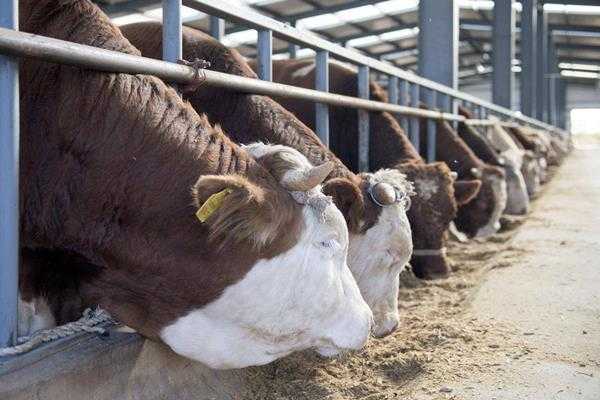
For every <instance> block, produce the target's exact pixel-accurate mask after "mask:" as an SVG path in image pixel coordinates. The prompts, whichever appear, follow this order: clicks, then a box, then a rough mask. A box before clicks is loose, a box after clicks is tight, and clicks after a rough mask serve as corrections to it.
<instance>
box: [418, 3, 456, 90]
mask: <svg viewBox="0 0 600 400" xmlns="http://www.w3.org/2000/svg"><path fill="white" fill-rule="evenodd" d="M458 17H459V11H458V1H456V0H444V1H439V0H421V1H420V2H419V75H421V76H422V77H424V78H427V79H430V80H432V81H436V82H439V83H441V84H444V85H446V86H450V87H451V88H453V89H457V88H458ZM441 60H443V62H440V61H441Z"/></svg>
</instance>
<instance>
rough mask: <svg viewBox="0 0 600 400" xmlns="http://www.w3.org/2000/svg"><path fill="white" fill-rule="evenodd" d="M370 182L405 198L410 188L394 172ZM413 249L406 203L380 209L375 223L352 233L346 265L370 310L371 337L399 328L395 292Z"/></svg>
mask: <svg viewBox="0 0 600 400" xmlns="http://www.w3.org/2000/svg"><path fill="white" fill-rule="evenodd" d="M367 175H370V176H371V177H372V182H387V183H389V184H391V185H392V186H395V187H397V188H399V189H400V191H401V192H403V193H404V195H406V196H408V195H409V194H410V193H412V186H411V185H410V183H408V182H407V181H406V179H405V177H404V175H403V174H401V173H400V172H398V171H397V170H381V171H378V172H376V173H374V174H367ZM412 250H413V244H412V232H411V229H410V224H409V222H408V218H407V216H406V205H405V203H402V202H400V203H396V204H391V205H386V206H383V207H382V209H381V214H380V215H379V218H378V220H377V222H376V223H375V224H374V225H373V226H372V227H370V228H369V229H368V230H367V231H366V232H363V233H361V234H351V236H350V249H349V251H348V263H349V266H350V269H351V270H352V274H353V275H354V278H355V279H356V282H357V283H358V287H359V288H360V292H361V293H362V295H363V297H364V299H365V301H366V302H367V304H368V305H369V307H371V310H372V311H373V318H374V322H375V326H374V327H373V335H374V336H376V337H382V336H385V335H387V334H389V333H391V332H393V331H394V330H395V329H396V327H397V326H398V321H399V316H398V290H399V276H400V272H401V270H402V268H404V267H405V266H406V264H408V261H409V260H410V258H411V255H412Z"/></svg>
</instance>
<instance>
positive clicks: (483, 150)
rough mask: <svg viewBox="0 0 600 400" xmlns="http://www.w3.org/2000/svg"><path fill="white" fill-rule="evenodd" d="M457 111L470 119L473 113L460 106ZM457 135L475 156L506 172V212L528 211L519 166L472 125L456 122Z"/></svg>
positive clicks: (518, 213) (527, 202)
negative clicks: (495, 147)
mask: <svg viewBox="0 0 600 400" xmlns="http://www.w3.org/2000/svg"><path fill="white" fill-rule="evenodd" d="M458 110H459V113H460V114H461V115H463V116H465V117H466V118H469V119H472V118H473V113H472V112H471V111H470V110H468V109H466V108H464V107H462V106H460V107H459V108H458ZM457 133H458V135H459V136H460V138H461V139H462V140H464V141H465V143H466V144H467V146H469V148H470V149H471V150H473V152H474V153H475V155H476V156H477V157H479V158H480V159H481V160H482V161H483V162H485V163H487V164H490V165H495V166H498V167H500V168H502V169H503V170H504V172H505V174H506V194H507V200H506V208H505V209H504V212H505V213H506V214H513V215H523V214H526V213H527V212H528V211H529V194H528V192H527V184H526V183H525V179H524V178H523V173H522V172H521V169H520V168H517V167H516V166H515V165H513V163H511V162H507V160H506V159H505V158H504V157H503V156H502V155H500V154H499V153H498V152H497V151H496V150H495V149H494V146H493V145H492V143H491V142H490V141H489V139H488V138H487V137H485V136H484V135H482V134H481V133H480V132H478V131H477V130H476V129H475V128H474V127H472V126H470V125H468V124H466V123H464V122H460V123H459V124H458V130H457Z"/></svg>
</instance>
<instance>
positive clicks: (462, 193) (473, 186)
mask: <svg viewBox="0 0 600 400" xmlns="http://www.w3.org/2000/svg"><path fill="white" fill-rule="evenodd" d="M479 189H481V181H480V180H479V179H473V180H469V181H456V182H454V197H455V198H456V204H458V205H459V206H462V205H465V204H467V203H468V202H470V201H471V200H473V199H474V198H475V196H477V194H478V193H479Z"/></svg>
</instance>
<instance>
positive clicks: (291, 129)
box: [121, 22, 381, 233]
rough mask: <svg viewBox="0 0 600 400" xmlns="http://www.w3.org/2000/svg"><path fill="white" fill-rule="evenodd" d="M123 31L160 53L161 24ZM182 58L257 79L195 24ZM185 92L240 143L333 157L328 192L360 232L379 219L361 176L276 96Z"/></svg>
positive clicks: (205, 89)
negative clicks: (360, 227) (361, 223)
mask: <svg viewBox="0 0 600 400" xmlns="http://www.w3.org/2000/svg"><path fill="white" fill-rule="evenodd" d="M121 30H122V32H123V34H124V35H125V37H127V38H128V39H129V41H130V42H131V43H132V44H133V45H135V46H136V47H137V48H138V49H140V50H141V51H142V53H143V55H144V56H146V57H152V58H157V59H159V58H161V54H162V50H161V49H162V34H161V32H162V27H161V24H160V23H152V22H145V23H136V24H131V25H126V26H123V27H121ZM183 57H184V58H185V59H187V60H193V59H196V58H198V59H204V60H208V61H210V63H211V67H210V68H211V69H212V70H216V71H219V72H226V73H230V74H234V75H240V76H245V77H249V78H256V75H255V74H254V72H253V71H252V70H251V69H250V67H249V66H248V64H247V63H246V62H245V61H244V59H243V57H241V56H240V54H239V53H238V52H237V51H236V50H231V49H228V48H227V47H225V46H223V45H222V44H221V43H219V42H218V41H216V40H215V39H213V38H212V37H211V36H209V35H207V34H205V33H203V32H200V31H198V30H195V29H192V28H187V27H184V28H183ZM185 97H186V99H187V100H188V101H189V102H190V103H191V104H192V106H193V107H194V108H195V109H196V110H198V111H201V112H204V113H206V115H207V116H208V118H209V119H210V121H211V122H212V123H218V124H220V125H221V126H222V127H223V129H224V130H225V132H227V135H228V136H229V137H230V138H231V139H233V140H234V141H236V142H239V143H245V144H246V143H251V142H256V141H263V142H268V143H277V144H283V145H287V146H290V147H293V148H295V149H296V150H298V151H300V152H301V153H302V154H304V155H305V156H306V157H307V158H308V160H309V161H310V162H311V163H313V164H314V165H320V164H322V163H324V162H326V161H332V162H333V163H334V164H335V168H334V170H333V172H332V173H331V174H330V175H329V179H332V178H339V180H337V181H336V182H335V185H330V184H329V183H326V184H325V185H324V188H323V191H324V192H325V193H327V194H329V195H332V196H333V198H334V200H336V205H337V206H338V207H339V208H340V210H342V212H343V213H344V217H345V219H346V221H347V223H348V228H349V229H350V230H351V231H352V232H354V233H359V232H358V225H357V224H355V223H353V221H358V220H362V221H364V222H365V225H364V228H365V229H368V228H370V227H371V226H373V224H374V223H375V222H376V221H377V219H378V217H379V214H380V212H381V209H380V208H379V207H378V206H377V205H376V204H375V203H373V202H372V200H371V199H370V197H369V196H368V195H367V192H366V190H367V187H366V186H365V185H364V182H362V178H361V177H359V176H357V175H355V174H353V173H352V172H350V171H349V170H348V168H346V167H345V166H344V164H343V163H342V162H341V161H340V160H339V159H338V158H337V157H336V156H335V155H334V154H333V153H332V152H331V151H330V150H329V149H327V147H325V146H324V145H323V144H322V143H321V141H320V140H319V138H318V137H317V135H316V134H315V133H314V132H313V131H312V130H311V129H309V128H308V127H307V126H306V125H304V124H303V123H302V122H301V121H300V120H298V118H296V117H294V115H292V114H291V113H290V112H289V111H287V110H286V109H284V108H283V107H282V106H281V105H280V104H278V103H276V102H275V101H273V100H272V99H271V98H269V97H266V96H259V95H249V94H241V93H232V92H228V91H225V90H222V89H219V88H211V87H209V86H208V85H205V86H201V87H200V88H199V89H198V90H196V91H194V92H190V93H186V94H185ZM336 190H340V193H339V194H337V195H336V194H335V193H334V191H336ZM342 198H344V199H345V201H349V202H350V203H351V204H353V206H352V207H345V206H343V205H342V204H340V203H339V202H338V201H341V199H342Z"/></svg>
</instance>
